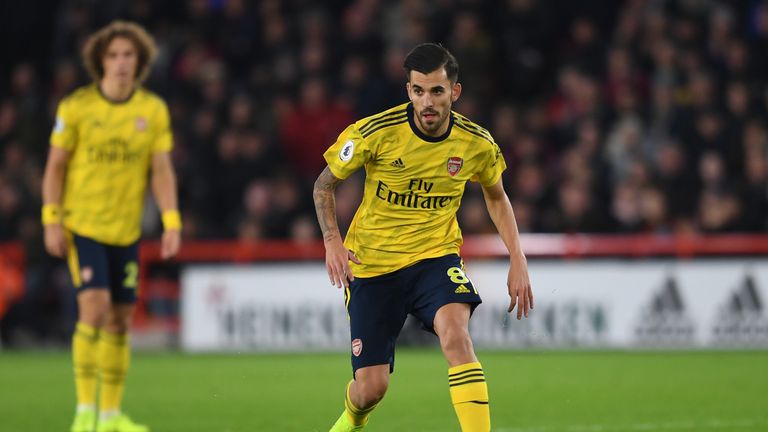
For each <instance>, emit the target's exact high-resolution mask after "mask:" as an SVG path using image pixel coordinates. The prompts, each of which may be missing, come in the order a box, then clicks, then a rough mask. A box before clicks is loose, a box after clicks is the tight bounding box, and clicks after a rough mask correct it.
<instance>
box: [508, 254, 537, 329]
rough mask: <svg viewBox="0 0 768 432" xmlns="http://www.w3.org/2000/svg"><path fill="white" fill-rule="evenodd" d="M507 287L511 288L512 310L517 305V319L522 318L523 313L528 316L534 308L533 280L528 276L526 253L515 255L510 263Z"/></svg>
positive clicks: (510, 310)
mask: <svg viewBox="0 0 768 432" xmlns="http://www.w3.org/2000/svg"><path fill="white" fill-rule="evenodd" d="M507 289H508V290H509V297H510V299H511V301H510V303H509V309H507V312H512V311H513V310H514V309H515V305H517V319H522V318H523V315H525V317H526V318H527V317H528V311H529V310H531V309H533V290H532V289H531V281H530V280H529V278H528V261H527V260H526V259H525V255H522V254H520V255H517V256H513V257H511V259H510V263H509V274H508V275H507Z"/></svg>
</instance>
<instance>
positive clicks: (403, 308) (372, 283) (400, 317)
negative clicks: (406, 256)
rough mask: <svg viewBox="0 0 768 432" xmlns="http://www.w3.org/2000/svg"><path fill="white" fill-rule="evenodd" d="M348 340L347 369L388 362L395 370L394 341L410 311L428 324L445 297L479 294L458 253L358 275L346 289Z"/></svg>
mask: <svg viewBox="0 0 768 432" xmlns="http://www.w3.org/2000/svg"><path fill="white" fill-rule="evenodd" d="M346 301H347V312H348V313H349V322H350V330H351V340H352V356H351V357H352V372H353V374H354V372H355V371H357V370H358V369H360V368H362V367H366V366H375V365H382V364H389V371H390V373H391V372H393V371H394V370H395V342H396V341H397V336H398V335H399V334H400V330H401V329H402V328H403V324H404V323H405V319H406V317H407V316H408V314H409V313H410V314H411V315H413V316H415V317H416V318H417V319H418V320H419V321H421V324H422V326H423V327H424V329H425V330H427V331H430V332H432V333H434V329H433V328H432V325H433V322H434V320H435V314H436V313H437V310H438V309H440V308H441V307H442V306H444V305H446V304H449V303H468V304H469V305H470V306H471V310H472V311H474V309H475V307H477V305H479V304H480V303H481V302H482V300H481V299H480V296H479V295H478V293H477V290H476V289H475V287H474V286H473V285H472V281H470V280H469V278H468V277H467V276H466V274H465V273H464V262H463V261H462V260H461V258H460V257H459V256H458V255H455V254H452V255H446V256H443V257H440V258H431V259H426V260H423V261H419V262H418V263H416V264H414V265H412V266H410V267H406V268H403V269H400V270H397V271H394V272H392V273H387V274H385V275H381V276H376V277H371V278H358V277H356V278H355V280H354V281H352V283H351V284H350V286H349V291H348V292H347V293H346Z"/></svg>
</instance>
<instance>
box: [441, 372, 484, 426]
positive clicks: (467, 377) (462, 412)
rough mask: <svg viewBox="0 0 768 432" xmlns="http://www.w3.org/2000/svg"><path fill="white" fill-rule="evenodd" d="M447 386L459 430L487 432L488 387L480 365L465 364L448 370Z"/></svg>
mask: <svg viewBox="0 0 768 432" xmlns="http://www.w3.org/2000/svg"><path fill="white" fill-rule="evenodd" d="M448 385H449V388H450V391H451V402H453V409H454V410H455V411H456V416H457V417H458V418H459V424H460V425H461V430H462V431H463V432H489V431H490V430H491V413H490V409H489V407H488V386H487V385H486V383H485V374H484V373H483V367H482V366H481V365H480V363H478V362H473V363H466V364H463V365H459V366H455V367H452V368H450V369H448Z"/></svg>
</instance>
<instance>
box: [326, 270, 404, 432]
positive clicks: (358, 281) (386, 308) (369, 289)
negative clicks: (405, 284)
mask: <svg viewBox="0 0 768 432" xmlns="http://www.w3.org/2000/svg"><path fill="white" fill-rule="evenodd" d="M401 288H402V283H401V281H400V277H399V275H398V272H394V273H391V274H388V275H383V276H378V277H373V278H355V280H354V281H353V282H352V283H351V284H350V287H349V289H348V290H347V291H346V293H345V294H346V295H345V297H346V302H347V312H348V313H349V324H350V335H351V354H352V355H351V360H352V373H353V377H354V379H353V380H352V381H351V382H350V383H349V384H348V385H347V389H346V392H345V396H344V411H343V412H342V413H341V416H340V417H339V419H338V420H337V421H336V424H334V425H333V427H332V428H331V432H351V431H359V430H362V429H363V428H364V427H365V425H366V424H367V423H368V416H369V415H370V413H371V412H372V411H373V410H374V408H376V406H377V404H378V403H379V401H381V399H382V398H383V397H384V394H385V393H386V391H387V387H388V386H389V374H390V373H391V372H392V371H393V370H394V364H395V341H396V340H397V336H398V334H400V330H401V329H402V328H403V324H404V323H405V318H406V316H407V314H406V304H405V301H404V296H403V293H402V291H401Z"/></svg>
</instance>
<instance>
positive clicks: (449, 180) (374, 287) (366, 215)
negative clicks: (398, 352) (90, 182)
mask: <svg viewBox="0 0 768 432" xmlns="http://www.w3.org/2000/svg"><path fill="white" fill-rule="evenodd" d="M404 67H405V71H406V74H407V83H406V89H407V91H408V96H409V99H410V102H409V103H406V104H403V105H400V106H397V107H394V108H392V109H389V110H387V111H384V112H382V113H379V114H377V115H374V116H371V117H368V118H365V119H363V120H360V121H358V122H356V123H354V124H352V125H350V126H349V127H348V128H347V129H346V130H344V131H343V132H342V133H341V135H340V136H339V138H338V140H337V141H336V143H335V144H334V145H333V146H331V147H330V148H329V149H328V150H327V151H326V152H325V155H324V156H325V160H326V161H327V163H328V166H327V167H326V168H325V170H324V171H323V172H322V173H321V174H320V176H319V177H318V179H317V181H316V183H315V188H314V200H315V207H316V210H317V216H318V219H319V222H320V226H321V228H322V231H323V239H324V242H325V249H326V268H327V270H328V275H329V277H330V280H331V283H332V284H333V285H337V286H338V287H339V288H341V287H344V288H345V299H346V306H347V311H348V312H349V318H350V329H351V351H352V353H351V359H352V370H353V379H352V381H350V383H349V384H348V385H347V389H346V397H345V409H344V412H342V414H341V416H340V417H339V419H338V420H337V421H336V423H335V424H334V425H333V427H332V428H331V431H332V432H347V431H357V430H362V429H363V428H364V427H365V425H366V424H367V422H368V415H369V414H370V413H371V411H373V409H374V408H375V407H376V404H377V403H378V402H379V401H380V400H381V399H382V398H383V397H384V393H385V392H386V391H387V387H388V385H389V375H390V374H391V373H392V372H393V371H394V351H395V341H396V339H397V336H398V334H399V332H400V330H401V329H402V326H403V323H404V322H405V318H406V316H407V314H409V313H410V314H412V315H414V316H415V317H416V318H418V319H419V320H420V321H421V323H422V325H423V326H424V328H425V329H426V330H429V331H432V332H434V333H435V334H437V336H438V338H439V340H440V346H441V348H442V351H443V354H444V355H445V358H446V360H447V361H448V365H449V369H448V385H449V390H450V395H451V400H452V402H453V406H454V409H455V411H456V415H457V417H458V420H459V424H460V425H461V430H462V431H464V432H488V431H489V430H490V428H491V426H490V411H489V406H488V388H487V386H486V383H485V376H484V373H483V369H482V366H481V365H480V363H479V362H478V360H477V357H476V356H475V353H474V349H473V347H472V340H471V338H470V335H469V318H470V315H471V314H472V311H473V310H474V308H475V307H476V306H477V305H478V304H479V303H480V301H481V300H480V296H479V295H478V292H477V288H476V287H475V286H474V285H473V284H472V281H471V280H470V279H469V277H468V276H467V274H466V273H465V271H464V265H463V262H462V260H461V258H460V257H459V255H458V253H459V246H460V245H461V243H462V238H461V231H460V229H459V226H458V223H457V221H456V211H457V210H458V208H459V204H460V201H461V197H462V195H463V193H464V186H465V184H466V182H467V180H471V181H475V182H479V183H480V184H481V185H482V189H483V194H484V196H485V202H486V205H487V207H488V211H489V213H490V215H491V218H492V219H493V222H494V224H495V225H496V227H497V229H498V231H499V233H500V235H501V237H502V239H503V240H504V243H505V245H506V247H507V249H508V250H509V253H510V267H509V276H508V279H507V288H508V291H509V295H510V297H511V303H510V306H509V311H510V312H511V311H512V310H513V309H514V307H515V305H517V308H518V309H517V318H518V319H521V318H522V317H523V316H528V311H529V310H530V309H531V308H533V293H532V291H531V285H530V282H529V279H528V269H527V262H526V258H525V256H524V255H523V252H522V250H521V248H520V242H519V235H518V230H517V224H516V222H515V217H514V214H513V212H512V206H511V205H510V202H509V199H508V198H507V195H506V193H505V192H504V188H503V186H502V182H501V173H502V171H504V169H505V168H506V165H505V162H504V158H503V157H502V155H501V151H500V150H499V147H498V146H497V145H496V143H495V142H494V141H493V138H492V137H491V135H490V134H489V133H488V131H486V130H485V129H483V128H481V127H480V126H478V125H476V124H474V123H472V122H471V121H469V120H468V119H467V118H465V117H463V116H462V115H460V114H458V113H456V112H453V111H451V105H452V104H453V102H456V100H457V99H458V98H459V96H460V94H461V84H459V83H458V64H457V63H456V60H455V58H454V57H453V55H451V54H450V53H449V52H448V51H447V50H446V49H445V48H443V47H442V46H440V45H436V44H432V43H427V44H422V45H419V46H417V47H416V48H414V49H413V50H412V51H411V52H410V53H409V54H408V56H407V57H406V59H405V62H404ZM361 167H364V168H365V172H366V179H365V192H364V196H363V201H362V203H361V205H360V208H358V210H357V213H356V214H355V217H354V219H353V221H352V224H351V226H350V228H349V231H348V233H347V236H346V240H345V241H344V242H343V243H342V240H341V235H340V233H339V228H338V225H337V223H336V210H335V201H334V190H335V188H336V186H337V185H338V184H339V182H341V181H342V180H344V179H345V178H347V177H349V176H350V175H351V174H352V173H353V172H355V171H356V170H358V169H359V168H361Z"/></svg>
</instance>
